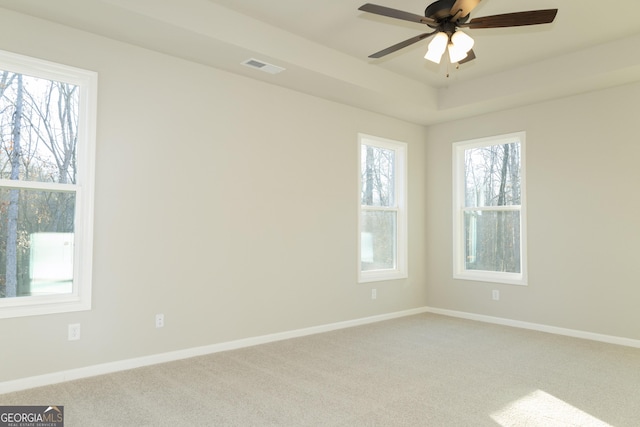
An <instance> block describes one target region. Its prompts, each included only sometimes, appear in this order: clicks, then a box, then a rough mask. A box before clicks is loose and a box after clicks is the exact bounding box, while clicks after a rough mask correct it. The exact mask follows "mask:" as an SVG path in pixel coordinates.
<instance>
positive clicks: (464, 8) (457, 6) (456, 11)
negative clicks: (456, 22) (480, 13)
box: [450, 0, 480, 19]
mask: <svg viewBox="0 0 640 427" xmlns="http://www.w3.org/2000/svg"><path fill="white" fill-rule="evenodd" d="M478 3H480V0H456V2H455V3H454V4H453V6H452V7H451V12H450V13H451V16H453V17H455V19H459V18H464V17H465V16H467V15H468V14H469V13H471V11H472V10H473V9H475V7H476V6H477V5H478Z"/></svg>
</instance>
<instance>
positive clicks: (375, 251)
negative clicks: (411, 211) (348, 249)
mask: <svg viewBox="0 0 640 427" xmlns="http://www.w3.org/2000/svg"><path fill="white" fill-rule="evenodd" d="M396 218H397V213H396V212H395V211H362V217H361V224H362V230H361V237H360V239H361V240H360V248H361V251H360V261H361V270H362V271H371V270H389V269H394V268H396Z"/></svg>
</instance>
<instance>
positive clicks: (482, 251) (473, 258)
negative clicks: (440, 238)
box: [464, 211, 520, 273]
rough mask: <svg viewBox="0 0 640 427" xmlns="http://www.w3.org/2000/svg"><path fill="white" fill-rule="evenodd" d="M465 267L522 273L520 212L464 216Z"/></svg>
mask: <svg viewBox="0 0 640 427" xmlns="http://www.w3.org/2000/svg"><path fill="white" fill-rule="evenodd" d="M464 237H465V240H464V246H465V268H466V269H467V270H483V271H500V272H505V273H520V212H519V211H502V212H501V211H468V212H465V213H464Z"/></svg>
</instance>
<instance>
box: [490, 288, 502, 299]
mask: <svg viewBox="0 0 640 427" xmlns="http://www.w3.org/2000/svg"><path fill="white" fill-rule="evenodd" d="M491 298H492V299H493V300H494V301H498V300H500V291H499V290H497V289H494V290H493V291H491Z"/></svg>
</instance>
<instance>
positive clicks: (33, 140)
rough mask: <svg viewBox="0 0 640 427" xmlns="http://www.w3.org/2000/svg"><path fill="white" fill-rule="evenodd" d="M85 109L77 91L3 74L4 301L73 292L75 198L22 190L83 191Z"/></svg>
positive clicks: (0, 292) (0, 293) (0, 195)
mask: <svg viewBox="0 0 640 427" xmlns="http://www.w3.org/2000/svg"><path fill="white" fill-rule="evenodd" d="M78 103H79V96H78V87H77V86H75V85H71V84H68V83H63V82H58V81H52V80H47V79H42V78H36V77H31V76H27V75H22V74H19V73H12V72H9V71H2V72H0V179H2V180H3V185H2V186H0V273H1V274H0V297H3V298H9V297H20V296H32V295H37V294H59V293H70V292H71V291H72V282H73V274H72V272H73V264H72V263H73V256H72V254H73V240H74V239H73V233H74V225H75V221H74V214H75V205H76V203H75V201H76V197H75V192H74V191H73V190H71V189H69V190H67V189H65V188H63V187H60V188H59V189H55V190H46V189H42V188H39V186H38V185H37V184H33V185H30V184H27V185H17V183H18V182H20V183H21V184H23V183H24V182H33V183H56V184H75V183H76V167H77V160H76V147H77V138H78ZM11 181H14V182H16V184H15V185H14V186H13V187H12V184H10V182H11ZM70 254H71V256H70ZM61 272H64V274H62V273H61Z"/></svg>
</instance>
